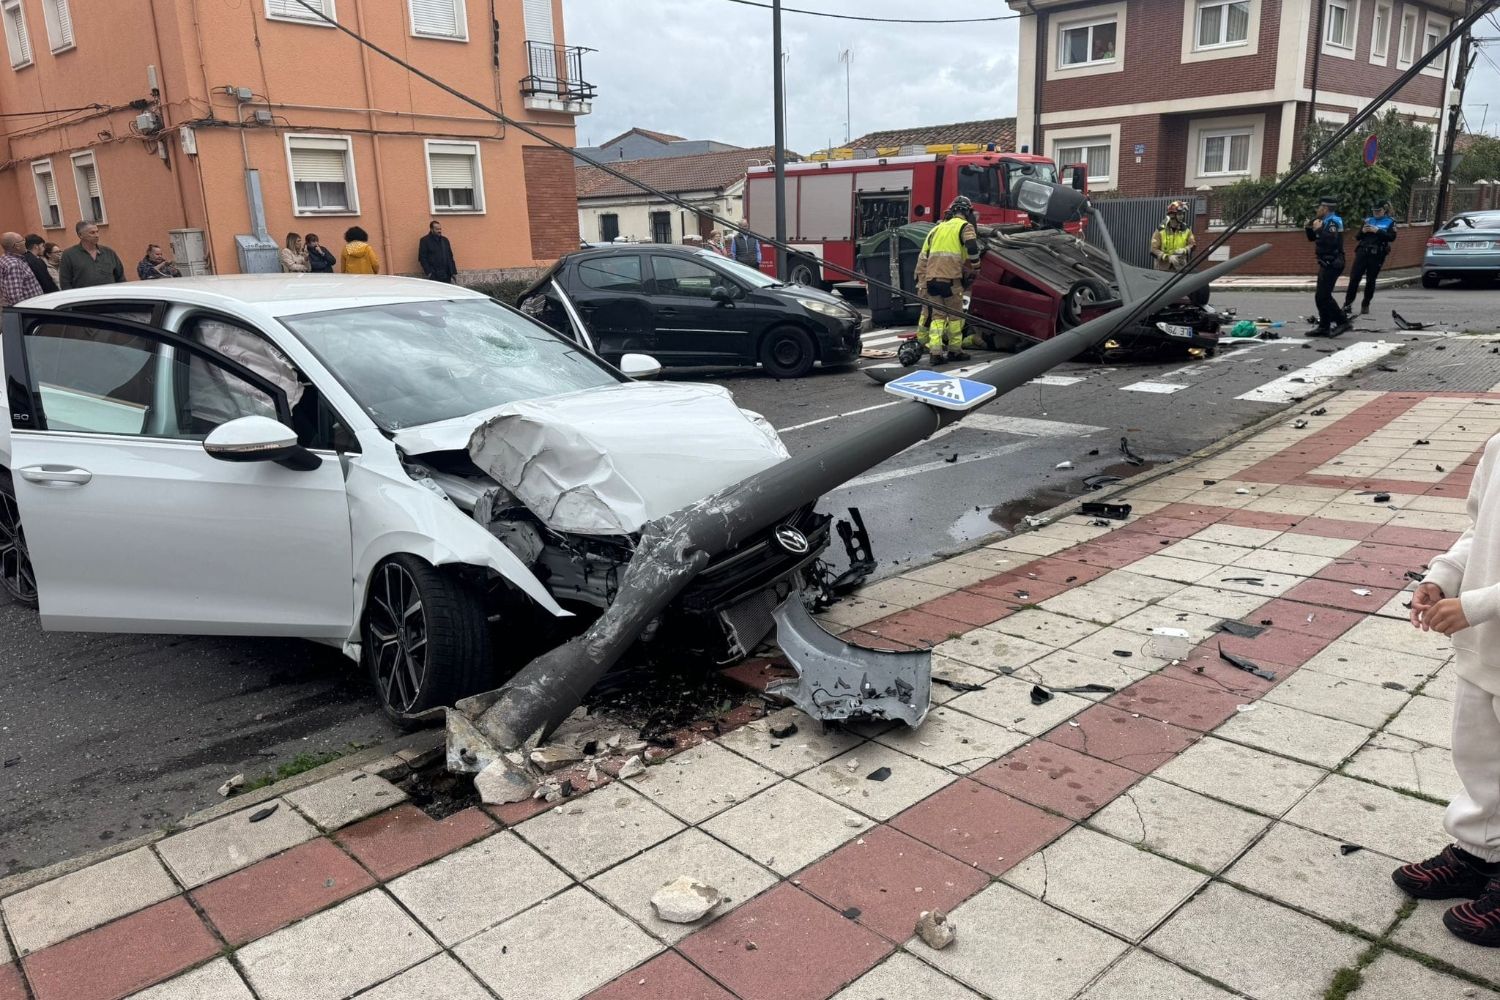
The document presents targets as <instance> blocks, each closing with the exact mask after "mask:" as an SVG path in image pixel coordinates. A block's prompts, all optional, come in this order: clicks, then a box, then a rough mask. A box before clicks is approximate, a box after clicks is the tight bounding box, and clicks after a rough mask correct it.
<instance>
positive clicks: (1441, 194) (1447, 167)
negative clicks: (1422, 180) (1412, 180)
mask: <svg viewBox="0 0 1500 1000" xmlns="http://www.w3.org/2000/svg"><path fill="white" fill-rule="evenodd" d="M1473 6H1474V0H1465V2H1464V17H1465V18H1467V17H1468V16H1469V14H1470V12H1471V11H1472V10H1473ZM1469 35H1470V32H1469V31H1465V32H1464V37H1463V40H1462V41H1460V42H1459V46H1458V68H1457V69H1456V70H1455V71H1454V76H1453V89H1452V90H1451V91H1449V92H1448V134H1447V135H1446V136H1444V137H1443V163H1442V166H1441V167H1440V168H1439V170H1438V189H1437V207H1436V208H1434V209H1433V212H1432V229H1433V231H1434V232H1436V231H1437V229H1438V227H1439V226H1441V225H1442V224H1443V221H1444V219H1445V218H1446V217H1447V214H1448V180H1449V178H1450V177H1451V176H1452V174H1453V144H1454V142H1456V141H1457V139H1458V123H1459V121H1460V120H1462V118H1463V105H1464V83H1465V82H1466V81H1467V80H1468V78H1469V59H1470V56H1469Z"/></svg>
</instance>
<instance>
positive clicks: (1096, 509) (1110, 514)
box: [1078, 500, 1130, 521]
mask: <svg viewBox="0 0 1500 1000" xmlns="http://www.w3.org/2000/svg"><path fill="white" fill-rule="evenodd" d="M1078 512H1079V513H1080V514H1083V515H1085V516H1087V517H1106V518H1109V519H1110V520H1111V521H1123V520H1125V519H1126V518H1127V517H1129V516H1130V504H1128V503H1103V502H1100V501H1097V500H1087V501H1085V502H1084V503H1083V504H1082V505H1080V506H1079V508H1078Z"/></svg>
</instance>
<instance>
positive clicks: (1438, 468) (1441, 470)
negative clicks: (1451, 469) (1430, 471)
mask: <svg viewBox="0 0 1500 1000" xmlns="http://www.w3.org/2000/svg"><path fill="white" fill-rule="evenodd" d="M1433 468H1435V469H1437V470H1438V471H1439V472H1447V471H1448V470H1447V469H1445V468H1443V467H1442V466H1441V465H1435V466H1433Z"/></svg>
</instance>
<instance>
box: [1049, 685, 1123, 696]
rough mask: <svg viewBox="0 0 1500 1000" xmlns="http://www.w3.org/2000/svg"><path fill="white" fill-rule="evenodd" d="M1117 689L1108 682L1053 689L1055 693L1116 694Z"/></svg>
mask: <svg viewBox="0 0 1500 1000" xmlns="http://www.w3.org/2000/svg"><path fill="white" fill-rule="evenodd" d="M1116 690H1117V689H1116V688H1112V687H1110V686H1109V685H1108V684H1080V685H1078V686H1077V687H1070V688H1053V689H1052V691H1053V693H1054V694H1114V693H1115V691H1116Z"/></svg>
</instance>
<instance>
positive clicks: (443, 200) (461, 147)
mask: <svg viewBox="0 0 1500 1000" xmlns="http://www.w3.org/2000/svg"><path fill="white" fill-rule="evenodd" d="M427 178H428V183H429V185H430V187H431V189H432V211H433V212H434V213H437V212H483V211H484V173H483V171H482V170H481V169H480V164H479V144H478V143H475V142H435V141H429V142H428V143H427Z"/></svg>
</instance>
